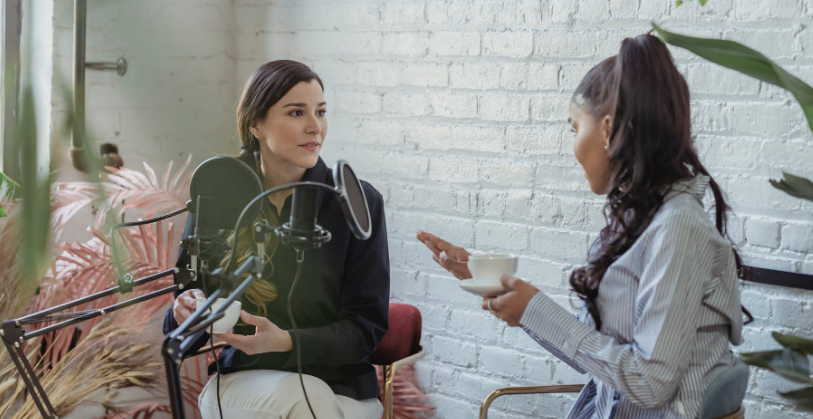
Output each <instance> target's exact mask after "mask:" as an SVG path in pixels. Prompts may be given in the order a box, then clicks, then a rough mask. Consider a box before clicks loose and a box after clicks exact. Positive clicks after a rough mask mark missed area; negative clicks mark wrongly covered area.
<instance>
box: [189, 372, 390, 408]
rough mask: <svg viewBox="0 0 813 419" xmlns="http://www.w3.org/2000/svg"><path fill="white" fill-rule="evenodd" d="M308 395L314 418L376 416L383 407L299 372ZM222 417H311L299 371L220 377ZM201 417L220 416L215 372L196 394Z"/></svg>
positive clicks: (374, 401)
mask: <svg viewBox="0 0 813 419" xmlns="http://www.w3.org/2000/svg"><path fill="white" fill-rule="evenodd" d="M302 379H303V380H304V381H305V389H306V390H307V391H308V399H309V400H310V402H311V407H313V412H314V413H315V414H316V417H317V418H318V419H344V418H347V419H380V418H381V415H382V414H383V413H384V407H383V406H382V405H381V402H380V401H379V400H378V399H368V400H354V399H351V398H349V397H345V396H339V395H337V394H334V393H333V390H331V389H330V387H329V386H328V385H327V384H326V383H325V382H324V381H322V380H320V379H318V378H316V377H314V376H311V375H302ZM220 405H221V407H222V408H223V419H261V418H262V419H286V418H292V419H299V418H303V419H304V418H307V419H312V418H313V417H312V416H311V413H310V410H309V409H308V404H307V403H306V402H305V395H304V394H303V393H302V386H301V385H300V383H299V374H296V373H291V372H285V371H273V370H250V371H239V372H233V373H231V374H226V375H222V376H221V377H220ZM198 406H199V407H200V413H201V415H202V416H203V419H220V412H219V411H218V408H217V374H216V373H215V374H214V375H212V377H211V378H210V379H209V382H208V383H206V386H205V387H203V391H201V393H200V396H199V397H198Z"/></svg>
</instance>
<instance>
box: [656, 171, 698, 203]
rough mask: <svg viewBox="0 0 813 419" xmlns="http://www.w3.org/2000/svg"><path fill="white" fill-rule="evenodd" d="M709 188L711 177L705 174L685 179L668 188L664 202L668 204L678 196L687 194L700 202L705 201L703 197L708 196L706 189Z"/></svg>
mask: <svg viewBox="0 0 813 419" xmlns="http://www.w3.org/2000/svg"><path fill="white" fill-rule="evenodd" d="M708 186H709V177H708V176H706V175H703V174H698V175H695V176H694V177H693V178H690V179H684V180H681V181H678V182H675V183H674V184H672V185H670V186H669V187H667V188H666V194H665V195H664V197H663V201H664V202H666V201H668V200H670V199H672V198H674V197H675V196H677V195H678V194H682V193H687V194H689V195H691V196H693V197H695V198H697V200H698V201H701V202H702V201H703V196H705V195H706V188H708Z"/></svg>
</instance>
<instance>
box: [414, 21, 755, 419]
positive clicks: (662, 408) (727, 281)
mask: <svg viewBox="0 0 813 419" xmlns="http://www.w3.org/2000/svg"><path fill="white" fill-rule="evenodd" d="M568 122H569V123H570V124H571V125H572V127H573V131H574V133H575V137H576V138H575V146H574V148H575V155H576V159H577V160H578V161H579V163H580V164H581V165H582V167H583V168H584V172H585V177H586V178H587V181H588V182H589V183H590V189H591V190H592V191H593V192H594V193H596V194H601V195H605V194H606V195H607V203H606V205H605V211H604V214H605V218H606V220H607V225H606V226H605V227H604V228H603V229H602V230H601V232H600V234H599V237H598V239H597V240H596V242H595V243H594V244H593V246H592V247H591V249H590V251H589V252H588V257H587V264H586V265H585V266H583V267H580V268H577V269H575V270H574V271H573V272H572V274H571V276H570V285H571V286H572V288H573V290H574V291H575V292H576V293H577V294H578V296H579V298H580V299H581V300H582V302H583V307H582V310H581V313H580V315H579V316H577V317H574V316H572V315H571V314H570V313H569V312H568V311H567V310H565V309H564V308H563V307H561V306H560V305H558V304H556V303H555V302H554V301H553V300H552V299H551V298H550V297H548V296H547V295H545V293H543V292H540V291H539V290H538V289H537V288H535V287H534V286H532V285H530V284H529V283H527V282H525V281H523V280H521V279H518V278H510V277H503V278H502V281H503V285H504V286H505V287H506V288H507V289H508V290H509V292H507V293H506V294H504V295H502V296H500V297H496V298H487V299H484V300H483V308H484V309H489V310H490V311H491V312H492V313H493V314H494V315H495V316H497V317H498V318H500V319H502V320H504V321H506V322H507V323H508V325H509V326H521V327H523V328H524V329H525V331H526V332H527V333H528V334H529V335H530V336H531V337H532V338H533V339H535V340H536V341H537V342H538V343H539V344H540V345H542V346H543V347H545V348H546V349H547V350H549V351H550V352H551V353H552V354H554V355H555V356H557V357H559V358H560V359H562V360H563V361H564V362H566V363H567V364H568V365H570V366H572V367H573V368H575V369H577V370H578V371H580V372H582V373H587V374H589V375H590V380H589V382H588V384H587V385H586V386H585V387H584V389H583V390H582V393H581V394H580V395H579V397H578V399H577V401H576V404H575V405H574V406H573V408H572V409H571V412H570V415H569V416H568V418H572V419H583V418H601V419H607V418H615V419H619V418H632V419H650V418H651V419H655V418H670V419H671V418H695V417H697V415H698V413H699V410H700V407H701V403H702V400H703V393H704V390H705V388H706V386H707V385H708V384H709V382H711V380H712V379H713V378H714V376H715V375H717V374H718V373H719V372H720V371H722V370H724V369H725V368H728V367H730V366H731V365H732V363H733V362H734V357H733V355H732V353H731V350H730V344H734V345H738V344H740V343H741V342H742V326H743V321H742V315H741V305H740V293H739V288H738V277H739V276H740V275H739V274H740V273H741V269H740V267H741V263H740V259H739V256H738V255H737V253H736V251H735V250H734V248H733V246H732V245H731V243H730V241H729V240H728V239H727V238H726V212H727V210H728V207H727V205H726V203H725V201H724V199H723V195H722V193H721V191H720V188H719V186H718V185H717V183H716V182H715V181H714V179H712V178H711V176H709V173H708V171H707V170H706V169H705V167H703V165H702V164H701V163H700V160H699V158H698V156H697V153H696V152H695V150H694V148H693V145H692V139H691V121H690V109H689V89H688V86H687V84H686V81H685V80H684V78H683V77H682V76H681V75H680V73H679V72H678V70H677V68H676V67H675V65H674V62H673V60H672V57H671V55H670V54H669V51H668V50H667V48H666V46H665V45H664V43H663V42H662V41H660V40H659V39H658V38H656V37H654V36H651V35H642V36H638V37H636V38H631V39H625V40H624V41H623V43H622V46H621V50H620V52H619V53H618V55H616V56H614V57H610V58H608V59H606V60H604V61H603V62H601V63H600V64H599V65H597V66H596V67H594V68H593V69H592V70H590V72H589V73H587V75H586V76H585V77H584V79H583V80H582V82H581V84H580V85H579V87H578V88H577V89H576V91H575V93H574V94H573V98H572V101H571V103H570V118H569V119H568ZM707 189H710V190H711V194H712V195H713V200H714V206H713V207H714V221H712V219H711V217H710V216H709V213H708V212H707V211H706V210H705V208H704V204H703V198H704V196H705V195H706V191H707ZM418 239H419V240H420V241H421V242H423V243H424V244H425V245H426V246H427V247H428V248H429V249H431V250H432V251H433V252H434V256H433V259H434V260H435V261H436V262H438V263H439V264H440V265H441V266H443V267H444V268H446V269H447V270H448V271H449V272H451V273H452V274H454V275H455V276H456V277H457V278H459V279H465V278H470V277H471V274H470V273H469V271H468V269H467V268H466V265H465V263H461V262H464V261H466V260H467V258H468V252H467V251H466V250H464V249H463V248H461V247H457V246H453V245H451V244H449V243H448V242H445V241H443V240H441V239H439V238H437V237H435V236H433V235H431V234H429V233H425V232H420V233H419V234H418ZM742 310H743V311H744V312H745V313H746V315H748V313H747V311H745V310H744V309H742ZM748 316H749V317H750V315H748Z"/></svg>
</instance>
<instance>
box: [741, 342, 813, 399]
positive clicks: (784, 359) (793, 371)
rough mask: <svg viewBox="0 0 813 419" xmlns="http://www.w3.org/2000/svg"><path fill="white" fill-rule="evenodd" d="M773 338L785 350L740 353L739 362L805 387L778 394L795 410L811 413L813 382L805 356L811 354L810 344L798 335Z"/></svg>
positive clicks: (812, 352)
mask: <svg viewBox="0 0 813 419" xmlns="http://www.w3.org/2000/svg"><path fill="white" fill-rule="evenodd" d="M773 338H774V339H775V340H776V341H777V342H779V344H780V345H782V346H783V348H784V349H777V350H773V351H764V352H750V353H742V354H740V359H741V360H742V362H744V363H746V364H748V365H753V366H755V367H757V368H762V369H767V370H771V371H773V372H775V373H776V374H779V375H781V376H782V377H785V378H786V379H788V380H791V381H793V382H796V383H801V384H806V385H807V387H802V388H800V389H796V390H793V391H789V392H779V394H780V395H781V396H782V397H784V398H786V399H787V400H789V401H790V402H792V403H793V404H794V405H795V406H796V407H797V408H799V409H801V410H805V411H809V412H813V380H811V377H810V361H809V359H808V355H811V354H813V341H811V340H808V339H805V338H801V337H798V336H792V335H784V334H781V333H776V332H774V333H773Z"/></svg>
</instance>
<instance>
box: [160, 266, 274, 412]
mask: <svg viewBox="0 0 813 419" xmlns="http://www.w3.org/2000/svg"><path fill="white" fill-rule="evenodd" d="M254 266H255V257H254V256H249V257H248V259H246V261H245V262H243V264H242V265H241V266H240V267H239V268H238V269H237V270H236V271H234V273H232V274H228V275H227V274H225V273H224V270H223V268H218V269H215V271H214V272H212V273H211V274H210V275H211V276H214V277H220V278H224V277H225V278H226V280H227V281H228V282H232V283H233V282H235V281H237V280H238V279H239V278H240V277H241V276H243V274H245V273H246V272H248V271H249V269H250V268H253V267H254ZM257 277H258V276H257V275H255V274H253V273H252V274H249V275H248V277H247V278H246V279H245V280H243V282H242V283H240V285H239V286H238V287H237V288H236V289H235V290H234V291H233V292H232V293H231V295H229V296H228V297H227V298H226V301H224V302H223V304H222V305H220V307H218V308H217V309H216V310H215V311H214V312H213V313H212V314H210V315H209V316H208V317H207V318H206V319H205V320H202V321H200V322H199V320H200V319H201V318H202V317H203V316H204V313H206V311H207V310H209V308H210V307H211V306H212V304H213V303H214V302H215V301H216V300H217V299H218V297H220V295H221V294H222V293H223V291H222V289H217V290H215V292H213V293H212V295H210V296H209V298H207V299H206V303H205V304H203V306H201V307H198V309H197V310H195V312H194V313H192V315H191V316H189V318H187V319H186V321H184V322H183V323H182V324H181V325H180V326H178V328H177V329H175V330H173V331H172V332H170V333H168V334H167V335H166V337H164V344H163V346H162V348H161V354H162V356H163V358H164V367H165V369H166V373H167V387H168V389H169V400H170V407H171V410H172V417H173V419H184V418H185V416H184V407H183V392H182V389H181V374H180V367H181V363H182V362H183V360H184V358H186V357H187V356H188V355H190V354H191V353H192V352H193V351H192V346H193V345H194V343H195V342H196V341H197V340H198V339H199V338H200V337H201V336H202V335H204V334H205V333H206V332H207V328H208V327H209V326H210V325H212V324H213V323H214V322H215V321H217V320H219V319H220V318H222V317H223V316H224V314H225V311H226V309H227V308H228V307H229V305H231V303H232V302H234V301H235V300H236V299H238V298H240V297H241V296H242V295H243V293H245V291H246V290H247V289H248V287H250V286H251V284H253V283H254V281H256V280H257Z"/></svg>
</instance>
